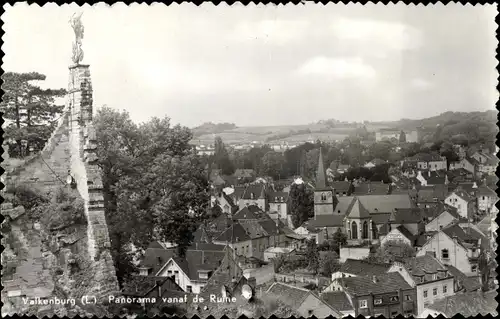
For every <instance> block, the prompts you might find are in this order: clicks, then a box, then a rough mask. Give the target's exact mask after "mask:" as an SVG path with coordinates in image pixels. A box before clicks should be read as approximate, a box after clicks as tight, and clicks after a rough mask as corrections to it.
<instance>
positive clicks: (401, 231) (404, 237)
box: [380, 225, 417, 247]
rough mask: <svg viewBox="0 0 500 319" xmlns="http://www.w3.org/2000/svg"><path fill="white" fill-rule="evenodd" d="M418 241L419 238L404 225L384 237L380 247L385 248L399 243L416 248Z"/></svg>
mask: <svg viewBox="0 0 500 319" xmlns="http://www.w3.org/2000/svg"><path fill="white" fill-rule="evenodd" d="M416 239H417V236H415V235H413V234H412V233H411V232H410V231H409V230H408V229H407V228H406V227H405V226H404V225H399V226H398V227H396V228H394V229H392V230H391V231H389V232H388V233H387V235H385V236H383V238H382V239H381V240H380V245H381V246H385V245H386V244H388V243H393V242H397V243H402V244H406V245H408V246H411V247H414V246H415V240H416Z"/></svg>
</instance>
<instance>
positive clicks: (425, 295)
mask: <svg viewBox="0 0 500 319" xmlns="http://www.w3.org/2000/svg"><path fill="white" fill-rule="evenodd" d="M424 298H427V290H424Z"/></svg>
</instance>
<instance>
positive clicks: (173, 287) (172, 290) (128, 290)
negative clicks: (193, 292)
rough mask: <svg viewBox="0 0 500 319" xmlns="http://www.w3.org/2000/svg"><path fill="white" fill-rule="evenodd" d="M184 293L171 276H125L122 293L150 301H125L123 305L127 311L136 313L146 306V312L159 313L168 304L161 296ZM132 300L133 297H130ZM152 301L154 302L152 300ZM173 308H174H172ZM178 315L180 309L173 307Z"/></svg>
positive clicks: (176, 296)
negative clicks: (143, 302) (141, 302)
mask: <svg viewBox="0 0 500 319" xmlns="http://www.w3.org/2000/svg"><path fill="white" fill-rule="evenodd" d="M185 294H186V293H185V292H184V290H182V288H181V287H180V286H179V285H177V284H176V283H175V281H174V279H173V277H155V276H137V275H133V276H132V277H130V278H127V279H126V280H125V282H124V283H123V289H122V295H123V296H124V297H131V298H134V297H136V298H144V299H145V300H149V301H150V302H147V303H145V304H144V305H141V304H140V303H139V302H138V303H127V304H126V305H124V306H125V307H126V308H127V309H128V310H129V311H133V312H134V313H137V312H138V311H141V310H143V307H144V308H146V309H145V310H146V312H148V313H151V314H153V313H154V312H157V313H156V314H160V310H162V309H164V308H165V306H167V305H168V304H167V303H166V302H163V299H162V298H165V299H167V298H181V297H184V295H185ZM132 300H133V299H132ZM153 301H154V302H153ZM172 310H174V309H172ZM175 310H177V311H176V314H177V315H179V311H182V310H181V309H175Z"/></svg>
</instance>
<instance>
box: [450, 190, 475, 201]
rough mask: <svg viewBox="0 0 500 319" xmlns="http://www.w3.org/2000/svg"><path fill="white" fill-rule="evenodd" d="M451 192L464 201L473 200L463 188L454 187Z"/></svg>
mask: <svg viewBox="0 0 500 319" xmlns="http://www.w3.org/2000/svg"><path fill="white" fill-rule="evenodd" d="M451 194H455V195H457V196H458V197H460V198H461V199H463V200H464V201H466V202H470V201H473V200H474V197H472V196H471V195H469V193H467V192H466V191H465V190H463V189H462V188H460V187H458V188H456V189H455V190H454V191H453V192H452V193H451ZM451 194H450V195H451Z"/></svg>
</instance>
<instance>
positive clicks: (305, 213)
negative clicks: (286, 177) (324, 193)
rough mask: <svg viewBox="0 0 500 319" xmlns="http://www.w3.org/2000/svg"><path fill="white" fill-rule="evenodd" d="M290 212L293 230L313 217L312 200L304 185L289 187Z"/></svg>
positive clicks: (311, 195) (310, 193)
mask: <svg viewBox="0 0 500 319" xmlns="http://www.w3.org/2000/svg"><path fill="white" fill-rule="evenodd" d="M290 200H291V202H290V212H291V215H292V223H293V225H294V227H295V228H297V227H299V226H300V225H302V224H303V223H304V222H305V221H307V220H308V219H309V217H310V216H311V215H314V198H313V194H312V192H308V190H307V188H306V186H305V185H304V184H292V186H291V187H290Z"/></svg>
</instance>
